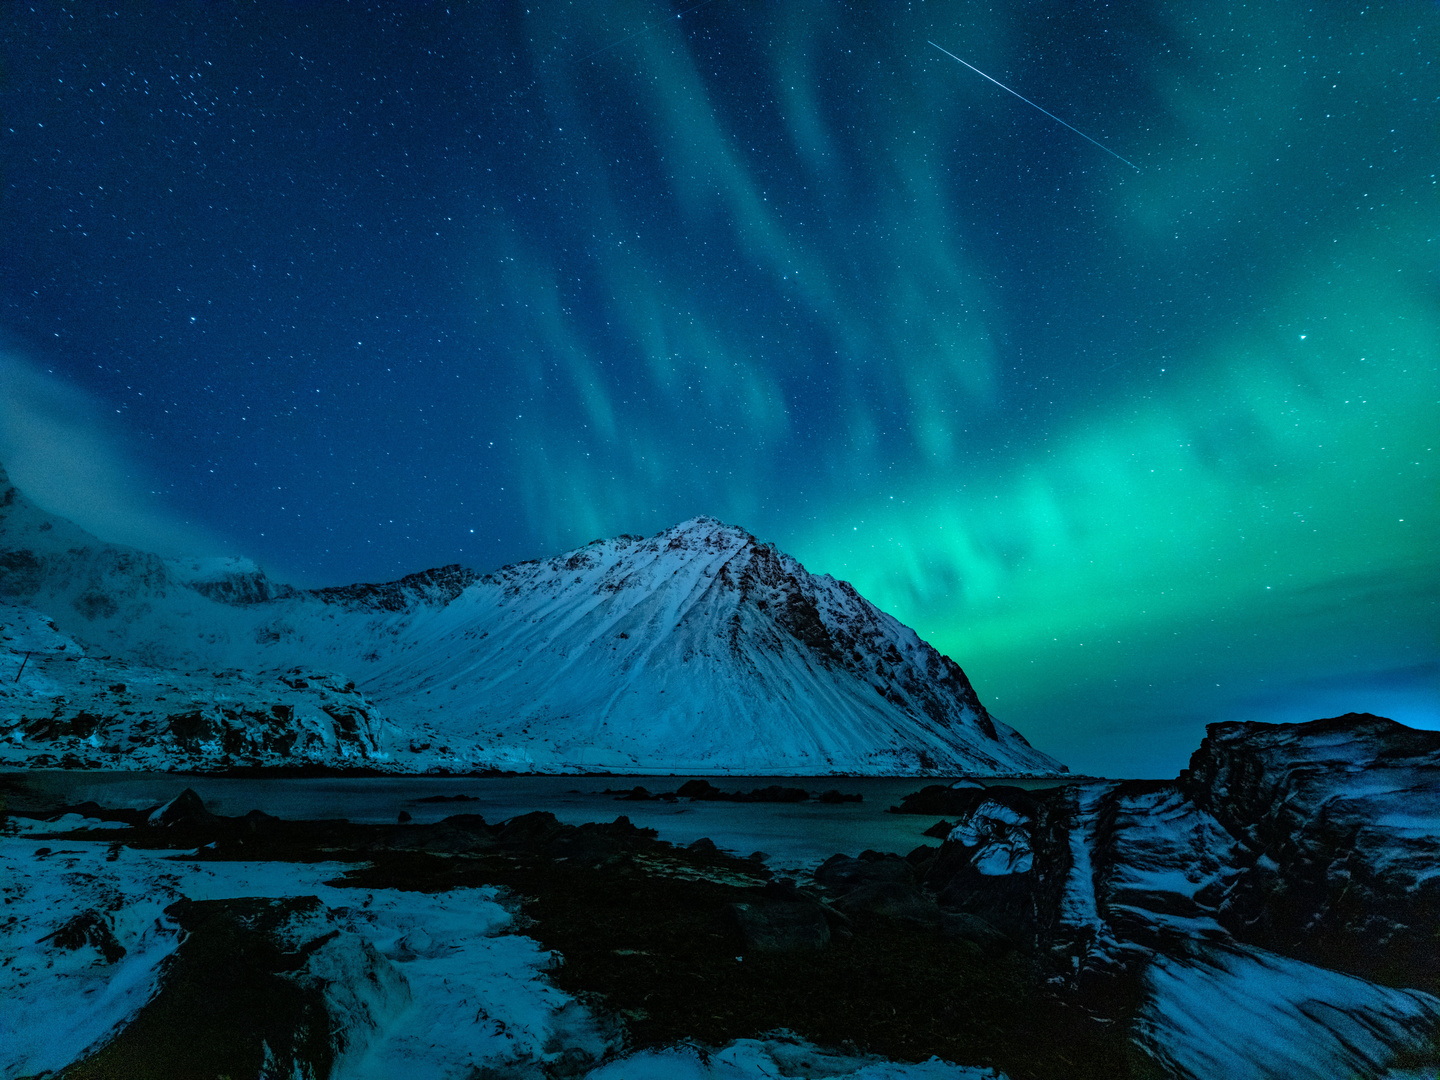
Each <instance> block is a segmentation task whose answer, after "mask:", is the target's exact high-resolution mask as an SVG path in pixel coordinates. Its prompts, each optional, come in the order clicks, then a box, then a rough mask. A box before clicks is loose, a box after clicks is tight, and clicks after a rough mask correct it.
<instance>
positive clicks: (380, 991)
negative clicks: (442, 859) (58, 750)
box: [0, 820, 608, 1078]
mask: <svg viewBox="0 0 1440 1080" xmlns="http://www.w3.org/2000/svg"><path fill="white" fill-rule="evenodd" d="M63 824H68V825H70V826H72V827H74V826H76V825H80V824H85V823H84V822H80V821H76V820H72V821H70V822H65V823H63ZM88 824H91V825H95V824H98V822H94V821H91V822H88ZM37 850H38V851H41V852H44V854H43V855H41V856H40V857H39V858H37V857H36V852H37ZM169 854H170V853H168V852H152V851H140V850H135V849H132V848H128V847H123V846H117V847H116V848H113V849H108V851H107V847H106V846H105V845H100V844H93V843H85V842H78V843H77V842H73V841H71V842H67V843H63V844H59V845H58V846H57V848H56V849H54V850H47V849H46V848H45V847H43V846H41V847H39V848H37V845H36V843H35V842H34V841H33V840H30V839H23V838H9V839H5V840H0V880H3V881H4V882H5V884H4V885H3V886H0V888H3V890H4V897H5V904H6V906H5V909H4V910H5V920H6V921H5V923H4V924H3V926H0V998H3V1000H4V1001H5V1003H6V1007H5V1009H4V1010H0V1075H3V1076H6V1077H11V1076H28V1075H32V1074H35V1073H40V1072H43V1071H46V1070H59V1069H62V1068H64V1067H65V1066H67V1065H69V1064H71V1063H72V1062H74V1061H76V1060H78V1059H80V1058H81V1057H83V1056H85V1055H86V1053H87V1051H93V1050H95V1049H97V1048H98V1047H99V1046H101V1045H102V1044H104V1043H105V1042H107V1041H108V1040H109V1039H110V1038H111V1037H112V1036H113V1035H114V1034H115V1033H116V1032H117V1031H121V1030H123V1029H124V1028H125V1026H126V1024H127V1023H128V1022H129V1021H130V1020H132V1019H133V1018H134V1016H135V1014H136V1013H138V1012H139V1011H140V1009H141V1008H142V1006H145V1005H146V1004H147V1003H149V1002H150V1001H151V999H152V998H153V997H154V996H155V995H156V993H157V991H158V990H159V988H160V986H161V984H162V973H163V972H164V970H165V968H164V963H165V961H166V960H168V959H171V958H173V957H174V956H175V954H176V950H177V948H178V947H179V946H180V943H181V942H182V941H183V940H185V939H186V937H187V935H192V934H194V933H195V932H196V926H197V924H195V923H193V922H192V925H191V926H189V927H188V928H187V927H185V926H182V925H181V922H180V921H179V920H178V919H177V917H176V915H175V912H174V911H173V910H170V909H172V908H173V906H174V905H176V904H177V903H183V902H187V901H188V902H190V903H191V904H192V905H205V904H210V905H220V904H222V903H223V902H226V901H236V900H237V899H242V898H243V899H246V900H260V901H274V905H264V906H262V907H259V908H257V910H256V911H252V912H238V911H231V912H230V913H229V915H230V916H231V917H234V918H236V919H237V920H239V921H241V922H248V923H250V924H255V923H257V922H260V921H262V916H263V915H264V914H270V915H273V921H274V925H273V926H271V927H267V928H265V929H264V930H263V931H257V933H256V937H257V939H258V938H261V937H264V936H268V937H270V938H272V939H274V941H275V942H276V944H277V947H279V948H282V949H284V950H286V951H288V952H290V953H291V954H293V955H294V956H295V958H296V963H295V964H294V965H293V967H292V968H291V970H289V971H286V972H285V973H284V975H283V978H284V980H286V981H287V982H289V983H290V984H292V985H296V986H298V987H301V988H304V987H306V986H307V985H308V986H309V987H312V988H315V989H316V990H317V998H318V999H319V1001H321V1002H323V1005H322V1006H321V1008H319V1009H318V1010H317V1015H316V1016H315V1017H314V1018H313V1022H314V1023H315V1024H316V1025H317V1026H318V1027H320V1028H322V1029H323V1031H324V1038H323V1039H321V1040H320V1044H319V1045H318V1046H317V1047H306V1046H304V1045H303V1044H302V1045H294V1044H290V1045H282V1044H278V1043H277V1045H273V1046H270V1047H269V1050H270V1056H271V1059H272V1067H273V1070H274V1071H273V1075H286V1076H288V1075H291V1070H292V1066H295V1065H297V1064H298V1069H297V1074H298V1075H333V1076H335V1077H357V1078H358V1077H394V1076H400V1075H406V1076H414V1077H449V1076H462V1075H467V1072H466V1070H468V1069H473V1068H476V1067H479V1066H482V1065H492V1066H498V1065H503V1064H506V1063H512V1064H513V1063H515V1062H517V1061H524V1062H545V1061H546V1060H554V1059H558V1057H559V1055H560V1053H561V1047H564V1048H571V1049H574V1048H581V1049H585V1050H586V1051H587V1052H590V1053H593V1055H594V1057H595V1058H599V1057H601V1056H603V1054H604V1052H605V1050H606V1049H607V1048H608V1046H607V1043H606V1039H605V1037H604V1035H603V1034H602V1033H601V1032H600V1031H599V1030H598V1029H597V1028H596V1026H595V1024H594V1021H593V1019H592V1018H591V1016H590V1014H589V1013H588V1012H587V1011H586V1010H585V1009H583V1008H581V1007H580V1006H579V1005H578V1004H577V1003H576V1002H575V1001H574V999H573V998H571V997H570V996H569V995H566V994H564V993H561V992H560V991H558V990H556V989H555V988H554V987H552V986H550V985H549V984H548V983H547V982H546V980H545V978H544V971H545V969H546V968H547V967H548V966H549V965H550V964H551V963H552V961H553V958H552V957H551V956H550V954H549V953H547V952H545V951H544V950H542V949H541V948H540V947H539V946H538V945H537V944H536V942H535V941H533V940H532V939H530V938H528V937H524V936H523V935H519V934H515V933H512V932H510V931H511V930H512V929H513V917H512V916H511V914H510V913H509V912H507V911H506V910H505V909H504V908H503V907H501V905H500V904H498V903H496V901H495V890H493V889H457V890H454V891H452V892H447V893H444V894H441V895H436V896H431V895H427V894H425V893H415V892H402V891H400V890H396V889H376V890H367V891H365V892H358V893H357V892H356V891H355V890H353V889H337V888H334V887H331V886H328V885H326V884H325V882H326V881H327V880H329V879H331V878H334V877H336V876H337V875H338V874H340V873H341V872H342V870H343V869H344V868H343V867H341V866H337V865H335V864H326V863H318V864H317V863H310V864H304V863H284V862H263V863H251V862H206V863H198V862H192V863H187V862H183V861H182V862H175V861H171V860H170V859H169V858H168V855H169ZM297 897H299V898H313V900H314V902H313V903H303V902H302V903H297V902H295V900H294V898H297ZM287 901H288V903H285V902H287ZM221 914H225V913H223V912H222V913H221ZM77 918H78V919H88V921H90V922H92V923H95V924H96V925H98V926H100V927H102V928H103V930H102V931H101V932H102V933H103V934H104V935H105V938H104V940H105V941H106V942H108V943H111V944H110V945H109V948H110V950H111V953H112V955H116V956H117V958H116V959H115V960H114V961H107V958H106V956H105V955H104V952H103V950H102V949H101V948H100V947H99V946H97V945H96V944H94V943H92V942H91V941H88V940H87V941H82V942H80V943H79V944H77V945H75V946H74V947H72V948H66V947H65V946H64V945H63V944H58V943H56V942H55V941H54V939H53V938H52V937H51V935H54V934H55V933H56V932H57V931H60V930H61V929H62V928H63V927H65V926H66V925H68V924H71V923H72V922H73V921H74V920H76V919H77ZM240 959H241V958H240V957H238V956H237V957H236V960H240ZM235 1019H236V1022H237V1024H239V1023H243V1021H244V1020H245V1019H247V1018H246V1017H243V1016H237V1017H236V1018H235ZM547 1047H550V1049H548V1050H547ZM332 1063H333V1066H334V1072H333V1073H331V1072H330V1071H329V1067H330V1065H331V1064H332ZM317 1066H323V1068H317ZM270 1074H271V1073H267V1074H266V1075H270Z"/></svg>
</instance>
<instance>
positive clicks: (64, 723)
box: [0, 473, 1064, 775]
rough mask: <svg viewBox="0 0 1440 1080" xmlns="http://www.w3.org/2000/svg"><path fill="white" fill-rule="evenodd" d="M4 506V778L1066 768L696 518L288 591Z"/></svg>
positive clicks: (849, 614) (927, 660)
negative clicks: (120, 771)
mask: <svg viewBox="0 0 1440 1080" xmlns="http://www.w3.org/2000/svg"><path fill="white" fill-rule="evenodd" d="M0 488H3V494H0V602H7V601H8V603H9V604H11V605H14V606H13V607H11V608H9V609H8V610H7V611H0V623H3V625H4V627H5V629H4V631H3V632H4V633H5V634H6V635H7V636H8V639H9V640H8V641H7V642H6V644H8V646H9V650H10V653H11V655H12V656H13V658H14V663H15V665H16V668H17V671H18V669H19V667H20V665H21V664H22V662H24V657H25V655H26V654H27V653H29V654H31V655H32V661H31V664H32V666H31V667H29V668H27V669H26V671H25V672H23V673H21V674H22V676H23V677H22V678H21V679H20V680H19V681H18V683H15V684H13V685H11V684H4V683H3V680H0V760H10V761H16V762H26V761H33V762H39V761H41V759H42V756H43V758H44V761H43V763H45V764H57V763H60V764H105V765H110V766H114V767H132V768H133V767H142V768H163V767H167V761H168V762H170V767H187V768H194V767H203V766H206V765H216V766H225V765H256V766H264V765H270V764H297V763H300V762H315V763H321V764H326V765H334V766H342V767H344V766H354V765H357V764H364V765H367V766H371V767H377V768H385V769H394V770H401V771H427V770H435V769H445V770H451V771H460V770H477V769H486V768H511V769H518V770H524V771H536V770H538V771H565V770H580V769H585V770H596V769H610V770H614V771H635V772H646V771H654V772H682V773H726V772H734V773H748V774H766V773H769V774H777V773H779V774H790V775H800V774H811V775H820V774H827V773H860V774H867V773H868V774H904V773H917V774H918V773H927V772H929V773H948V774H954V773H957V772H970V773H999V774H1035V773H1053V772H1057V771H1063V769H1064V766H1062V765H1060V764H1059V763H1058V762H1056V761H1055V760H1054V759H1053V758H1050V757H1048V756H1047V755H1045V754H1043V753H1041V752H1039V751H1037V750H1035V749H1034V748H1032V747H1031V746H1030V745H1029V744H1028V743H1027V742H1026V741H1025V740H1024V738H1022V737H1021V736H1020V735H1019V734H1018V733H1017V732H1015V731H1014V730H1013V729H1011V728H1008V727H1006V726H1005V725H1003V724H997V723H996V722H995V721H994V720H993V719H992V718H991V717H990V716H989V714H988V713H987V712H986V711H985V708H984V706H982V705H981V704H980V701H979V699H978V698H977V697H976V695H975V691H974V689H973V688H972V687H971V685H970V683H969V681H968V680H967V679H966V678H965V675H964V673H963V672H962V671H961V670H960V668H959V667H958V666H957V665H956V664H955V662H954V661H953V660H951V659H950V658H949V657H946V656H942V655H941V654H939V653H937V652H936V651H935V650H934V649H932V648H931V647H930V646H929V645H928V644H926V643H925V642H924V641H922V640H921V639H920V638H919V637H918V636H917V635H916V634H915V632H914V631H913V630H910V629H909V628H907V627H905V626H903V625H901V624H900V623H899V622H897V621H896V620H895V619H893V618H891V617H890V616H888V615H886V614H884V613H883V612H881V611H878V610H877V609H876V608H875V607H874V606H872V605H871V604H869V603H868V602H866V601H865V600H864V599H863V598H862V597H861V596H859V594H857V593H856V592H855V590H854V589H853V588H851V587H850V586H849V585H848V584H846V583H845V582H842V581H836V580H834V579H832V578H830V577H824V576H815V575H812V574H810V573H808V572H807V571H806V570H805V568H804V567H803V566H801V565H800V564H799V563H798V562H796V561H795V560H794V559H792V558H790V557H789V556H787V555H785V554H783V553H781V552H779V551H777V550H776V549H775V548H774V547H773V546H771V545H768V544H763V543H761V542H760V541H758V540H756V538H755V537H753V536H751V535H750V534H749V533H747V532H745V531H744V530H742V529H737V528H734V527H732V526H728V525H723V524H721V523H720V522H718V521H715V520H713V519H711V518H695V519H693V520H691V521H687V522H684V523H682V524H680V525H677V526H675V527H674V528H671V529H667V530H666V531H664V532H662V533H659V534H657V535H656V536H653V537H649V538H641V537H634V536H621V537H616V538H615V539H613V540H605V541H595V542H594V543H591V544H589V545H587V546H586V547H584V548H581V549H579V550H577V551H572V552H568V553H566V554H564V555H560V556H557V557H555V558H552V559H547V560H543V561H537V562H528V563H519V564H515V565H513V566H507V567H504V568H502V569H500V570H497V571H495V572H494V573H492V574H487V575H484V576H481V575H478V574H476V573H475V572H474V571H472V570H468V569H466V568H464V567H460V566H447V567H441V568H438V569H435V570H427V571H424V572H422V573H418V574H412V575H410V576H408V577H405V578H402V579H400V580H399V581H394V582H389V583H386V584H378V585H350V586H344V587H337V588H328V589H317V590H310V591H301V590H297V589H294V588H292V587H290V586H287V585H281V584H277V583H275V582H272V581H270V580H269V579H268V578H267V577H266V576H265V574H264V573H263V572H262V571H261V570H260V569H259V568H258V567H256V566H255V565H254V564H253V563H251V562H249V561H247V560H243V559H209V560H196V559H180V560H168V561H167V560H163V559H160V558H159V557H158V556H154V555H151V554H148V553H146V552H141V551H136V550H134V549H131V548H125V547H120V546H117V545H112V544H105V543H102V542H101V541H99V540H96V539H95V538H94V537H91V536H89V535H88V534H86V533H84V532H83V531H82V530H80V529H78V528H76V527H75V526H74V525H73V524H71V523H69V522H66V521H63V520H61V519H58V518H54V517H52V516H51V515H49V514H46V513H45V512H44V511H43V510H40V509H39V508H37V507H35V506H34V505H33V504H31V503H29V502H28V501H27V500H26V499H25V498H24V497H23V496H22V495H20V494H19V493H18V492H17V491H16V490H15V489H14V488H13V487H11V486H10V485H9V483H8V481H7V480H5V479H4V476H3V473H0ZM72 661H73V663H72ZM65 664H70V665H71V667H70V669H68V670H67V669H66V667H65V666H64V665H65ZM82 671H83V672H84V674H82ZM340 672H344V673H345V674H339V673H340ZM281 673H284V674H281ZM321 673H329V674H321ZM212 679H213V680H215V681H216V682H217V684H224V685H223V687H222V686H221V685H216V686H215V687H214V691H215V692H213V693H212V692H210V691H209V690H208V689H207V688H206V686H205V684H206V682H207V680H212ZM280 684H284V686H285V687H286V689H284V690H281V689H280V688H279V687H280ZM116 685H120V686H121V687H122V689H121V690H120V691H114V692H113V693H106V692H104V691H103V687H105V686H110V687H114V686H116ZM296 692H299V693H298V696H297V693H296ZM157 706H158V707H157ZM132 718H133V719H132Z"/></svg>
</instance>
